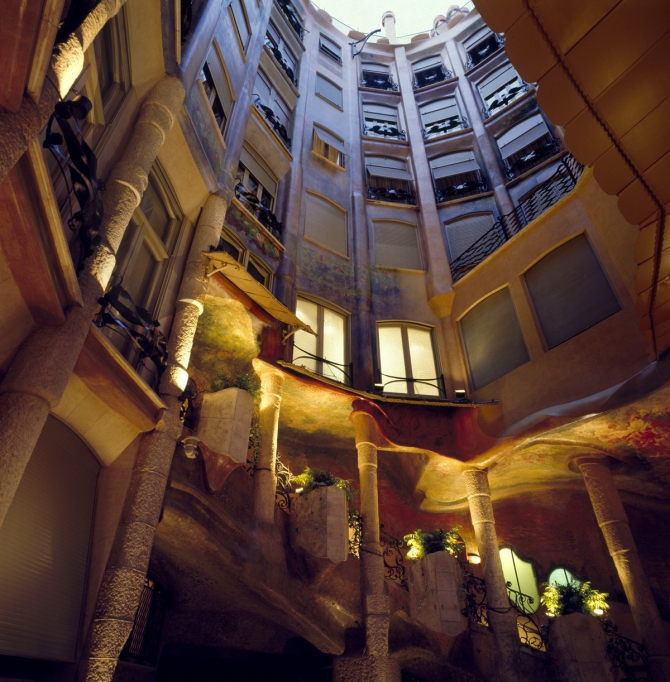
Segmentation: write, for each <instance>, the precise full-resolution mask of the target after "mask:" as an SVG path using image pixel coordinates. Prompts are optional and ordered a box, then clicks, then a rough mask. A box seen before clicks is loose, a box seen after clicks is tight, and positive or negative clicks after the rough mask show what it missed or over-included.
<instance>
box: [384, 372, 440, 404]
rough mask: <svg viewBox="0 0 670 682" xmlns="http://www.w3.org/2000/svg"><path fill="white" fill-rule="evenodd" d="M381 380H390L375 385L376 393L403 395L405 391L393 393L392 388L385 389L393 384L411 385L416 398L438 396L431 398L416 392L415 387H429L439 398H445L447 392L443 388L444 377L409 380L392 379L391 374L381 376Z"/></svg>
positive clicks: (402, 378) (404, 378)
mask: <svg viewBox="0 0 670 682" xmlns="http://www.w3.org/2000/svg"><path fill="white" fill-rule="evenodd" d="M382 379H390V380H391V381H381V382H380V383H378V384H375V388H376V389H377V392H378V393H395V392H397V393H403V394H405V391H394V390H393V388H390V389H387V386H392V385H393V384H411V385H412V387H413V389H414V394H413V395H414V396H415V397H418V398H431V397H438V396H431V395H430V394H421V393H419V392H418V391H417V385H418V386H419V387H421V386H430V388H433V389H437V391H438V394H439V397H440V398H446V397H447V392H446V390H445V386H444V375H443V374H440V376H438V377H435V378H434V379H410V378H409V377H394V376H392V375H391V374H383V375H382Z"/></svg>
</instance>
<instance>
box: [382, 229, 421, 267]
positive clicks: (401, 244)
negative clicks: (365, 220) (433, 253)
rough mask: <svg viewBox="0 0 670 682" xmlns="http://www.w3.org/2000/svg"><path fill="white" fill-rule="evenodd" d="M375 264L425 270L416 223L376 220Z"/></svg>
mask: <svg viewBox="0 0 670 682" xmlns="http://www.w3.org/2000/svg"><path fill="white" fill-rule="evenodd" d="M372 224H373V226H374V242H375V265H376V266H381V267H387V268H403V269H407V270H423V265H422V263H421V253H420V251H419V240H418V234H417V231H416V225H413V224H411V223H403V222H400V221H398V220H375V221H373V223H372Z"/></svg>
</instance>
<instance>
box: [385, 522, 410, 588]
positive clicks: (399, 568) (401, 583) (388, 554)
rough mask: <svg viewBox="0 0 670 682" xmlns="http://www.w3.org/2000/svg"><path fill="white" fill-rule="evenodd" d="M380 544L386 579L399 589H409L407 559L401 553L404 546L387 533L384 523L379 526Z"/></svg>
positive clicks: (400, 541)
mask: <svg viewBox="0 0 670 682" xmlns="http://www.w3.org/2000/svg"><path fill="white" fill-rule="evenodd" d="M379 544H380V546H381V548H382V557H383V558H384V577H385V578H386V579H387V580H390V581H391V582H392V583H395V584H396V585H398V587H402V588H403V589H405V590H406V589H408V588H407V580H405V557H404V556H403V554H402V552H401V551H400V548H401V547H402V546H403V542H402V540H398V538H394V537H393V536H392V535H390V534H389V533H387V532H386V531H385V530H384V524H383V523H382V524H380V526H379Z"/></svg>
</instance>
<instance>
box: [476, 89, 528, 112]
mask: <svg viewBox="0 0 670 682" xmlns="http://www.w3.org/2000/svg"><path fill="white" fill-rule="evenodd" d="M529 90H530V84H529V83H526V82H525V81H521V82H520V83H519V84H518V85H516V86H514V87H512V88H509V90H508V89H507V87H504V88H502V89H501V90H499V91H498V92H497V93H495V94H496V95H497V99H494V100H491V101H489V102H488V103H487V104H485V105H484V106H483V107H482V115H483V116H484V118H490V117H491V116H493V114H496V113H498V112H499V111H501V110H502V109H504V108H505V107H506V106H507V105H508V104H511V103H512V102H514V101H515V100H517V99H519V98H520V97H523V95H524V94H525V93H527V92H528V91H529Z"/></svg>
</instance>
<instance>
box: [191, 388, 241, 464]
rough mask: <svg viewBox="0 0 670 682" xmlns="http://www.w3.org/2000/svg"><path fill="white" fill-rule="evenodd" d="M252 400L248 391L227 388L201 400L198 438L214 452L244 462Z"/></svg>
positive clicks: (208, 394)
mask: <svg viewBox="0 0 670 682" xmlns="http://www.w3.org/2000/svg"><path fill="white" fill-rule="evenodd" d="M253 414H254V399H253V396H252V395H251V393H249V391H244V390H242V389H241V388H226V389H224V390H223V391H216V392H215V393H207V394H205V396H204V397H203V399H202V407H201V408H200V419H199V421H198V431H197V435H198V438H200V440H202V441H204V442H205V444H206V445H207V446H209V447H210V448H211V449H212V450H214V451H215V452H218V453H221V454H223V455H228V456H229V457H230V458H231V459H232V460H234V461H235V462H246V461H247V450H248V448H249V430H250V429H251V419H252V417H253Z"/></svg>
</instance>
